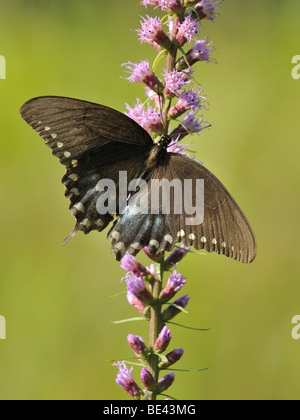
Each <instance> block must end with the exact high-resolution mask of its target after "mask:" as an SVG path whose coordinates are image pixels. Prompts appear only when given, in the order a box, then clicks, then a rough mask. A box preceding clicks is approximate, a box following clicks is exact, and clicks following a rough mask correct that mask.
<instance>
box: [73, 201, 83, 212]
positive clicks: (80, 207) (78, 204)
mask: <svg viewBox="0 0 300 420" xmlns="http://www.w3.org/2000/svg"><path fill="white" fill-rule="evenodd" d="M73 207H75V209H77V210H78V211H80V212H81V213H84V211H85V209H84V205H83V204H82V203H76V204H74V206H73Z"/></svg>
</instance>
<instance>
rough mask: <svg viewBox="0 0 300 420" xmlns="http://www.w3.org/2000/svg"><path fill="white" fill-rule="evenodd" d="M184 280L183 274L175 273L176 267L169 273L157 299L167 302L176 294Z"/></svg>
mask: <svg viewBox="0 0 300 420" xmlns="http://www.w3.org/2000/svg"><path fill="white" fill-rule="evenodd" d="M185 283H186V280H183V275H182V274H180V273H177V271H176V269H175V270H174V271H173V273H172V274H171V275H170V277H169V279H168V282H167V285H166V287H165V288H164V290H163V291H162V292H161V294H160V296H159V299H160V301H161V302H162V303H165V302H168V301H169V300H170V299H172V297H173V296H175V295H176V293H177V292H179V290H180V289H181V288H182V287H183V286H184V285H185Z"/></svg>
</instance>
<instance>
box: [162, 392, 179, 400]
mask: <svg viewBox="0 0 300 420" xmlns="http://www.w3.org/2000/svg"><path fill="white" fill-rule="evenodd" d="M159 395H161V396H163V397H167V398H170V399H171V400H174V401H177V399H176V398H174V397H171V395H167V394H159Z"/></svg>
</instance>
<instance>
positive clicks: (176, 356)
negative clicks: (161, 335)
mask: <svg viewBox="0 0 300 420" xmlns="http://www.w3.org/2000/svg"><path fill="white" fill-rule="evenodd" d="M182 355H183V349H175V350H173V351H171V352H170V353H169V354H167V355H166V358H167V359H168V361H167V362H160V364H159V368H160V369H163V368H167V367H169V366H171V365H174V363H176V362H178V360H180V359H181V357H182Z"/></svg>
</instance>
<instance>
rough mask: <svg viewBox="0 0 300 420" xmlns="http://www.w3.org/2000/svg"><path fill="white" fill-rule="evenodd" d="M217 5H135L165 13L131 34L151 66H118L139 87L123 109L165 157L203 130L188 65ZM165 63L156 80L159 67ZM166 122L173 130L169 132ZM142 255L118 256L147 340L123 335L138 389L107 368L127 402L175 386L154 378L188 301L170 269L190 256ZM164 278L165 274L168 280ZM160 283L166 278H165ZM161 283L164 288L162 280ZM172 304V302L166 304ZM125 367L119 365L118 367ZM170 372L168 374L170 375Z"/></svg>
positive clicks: (206, 51)
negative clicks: (150, 52)
mask: <svg viewBox="0 0 300 420" xmlns="http://www.w3.org/2000/svg"><path fill="white" fill-rule="evenodd" d="M221 1H222V0H219V1H212V0H202V1H198V0H143V1H142V2H141V3H142V5H144V6H145V7H146V8H148V6H154V10H155V11H158V9H160V10H161V11H162V12H164V13H165V15H164V16H162V17H151V16H149V15H148V14H147V15H146V16H145V17H142V18H141V22H140V24H141V27H140V29H138V30H137V31H136V33H137V36H138V39H139V40H140V41H141V42H142V43H148V44H150V45H151V46H152V47H153V48H155V49H156V50H157V51H158V56H157V58H156V59H155V61H154V64H153V65H152V66H151V65H150V63H149V61H148V60H142V61H141V62H139V63H133V62H128V63H125V64H123V66H124V68H125V71H127V72H128V73H129V76H128V78H127V79H128V81H129V82H131V83H142V84H144V85H145V96H146V98H147V99H146V100H145V101H142V100H141V99H137V100H136V104H135V105H134V106H130V105H128V104H126V108H127V112H126V115H127V116H128V117H130V118H132V119H133V120H134V121H136V122H137V123H138V124H139V125H141V126H142V127H143V128H144V129H145V130H146V131H147V132H148V133H149V134H150V135H151V136H152V138H153V140H154V141H157V140H158V139H159V138H160V137H161V135H169V136H170V137H171V138H172V143H171V144H170V145H169V147H168V152H175V153H180V154H182V155H185V156H189V155H188V152H187V147H188V146H189V145H183V144H181V143H179V141H181V140H182V139H183V138H184V137H185V136H187V135H188V134H193V133H197V134H199V133H200V132H201V131H202V130H203V129H205V128H206V127H208V126H209V124H208V123H206V122H205V121H204V120H203V116H202V115H200V116H199V112H200V111H201V110H202V109H203V108H204V109H205V107H206V105H207V100H206V98H205V97H204V96H203V90H202V87H200V86H199V85H198V84H197V83H196V82H195V81H194V78H193V74H194V66H195V64H197V63H199V62H202V61H205V62H212V61H214V60H213V58H212V57H211V54H212V52H213V51H214V47H213V43H212V42H209V41H208V40H207V38H202V39H201V38H200V39H199V37H201V24H202V21H203V20H205V19H207V20H214V19H215V18H216V11H217V9H218V8H219V6H220V3H221ZM163 59H165V60H166V64H165V66H164V67H163V69H162V71H161V72H160V73H158V70H157V69H158V66H159V64H160V62H161V61H162V60H163ZM174 123H175V124H176V126H175V127H173V125H174ZM144 252H145V254H146V255H147V256H148V257H149V258H150V259H151V261H153V262H152V263H151V264H150V266H149V267H144V266H143V265H142V264H140V263H139V262H138V261H137V260H136V258H135V257H133V256H131V255H126V256H125V257H124V258H123V259H122V262H121V267H122V268H123V269H124V270H126V271H127V274H126V275H125V277H124V280H125V281H126V285H127V300H128V302H129V303H130V305H131V306H132V307H133V308H134V309H135V310H136V311H137V312H138V313H139V314H140V316H142V317H143V318H145V319H146V320H148V321H149V326H150V334H149V343H148V344H147V343H146V342H145V341H144V339H143V338H142V337H140V336H136V335H133V334H129V335H128V337H127V340H128V344H129V346H130V347H131V348H132V351H133V354H134V357H136V358H137V362H138V363H135V364H138V365H140V366H141V367H142V371H141V374H140V382H141V386H142V387H140V386H139V385H138V384H137V383H136V382H135V379H134V377H133V375H132V370H133V367H131V368H130V369H128V367H127V364H129V363H130V362H129V361H127V362H125V361H120V362H117V363H114V365H115V366H116V367H117V368H118V370H119V371H118V374H117V379H116V382H117V383H118V385H120V386H121V387H122V388H123V389H124V390H125V391H126V392H127V393H128V394H129V395H130V396H131V397H132V398H133V399H135V400H140V399H144V400H147V399H149V400H155V399H156V398H157V396H158V395H165V391H166V390H167V389H168V388H169V387H170V386H171V385H172V384H173V382H174V380H175V374H174V372H172V371H171V372H168V373H167V374H165V375H163V376H162V377H160V373H161V372H162V371H164V370H172V366H173V365H174V364H175V363H176V362H177V361H179V360H180V359H181V357H182V356H183V349H181V348H179V349H172V347H171V349H170V346H171V339H172V333H171V330H170V329H169V325H170V324H172V323H170V320H172V319H173V318H174V317H175V316H177V315H178V314H180V313H181V312H185V308H186V306H187V305H188V303H189V299H190V297H189V296H188V295H187V294H184V295H182V296H180V297H177V296H176V295H177V294H178V293H179V292H180V291H181V289H182V288H183V287H184V285H185V284H186V279H185V278H184V276H183V275H182V274H181V273H180V272H178V270H177V265H178V263H179V262H180V261H181V260H182V259H183V258H184V257H185V256H186V255H187V254H188V252H190V250H189V248H186V247H185V246H184V245H181V246H180V247H177V248H176V249H175V250H174V251H173V252H172V253H171V254H169V255H168V256H167V257H166V256H165V255H164V252H161V253H160V254H159V255H151V254H149V252H148V250H147V248H144ZM170 273H171V274H170ZM166 277H167V278H166ZM165 280H167V281H166V284H165V286H164V281H165ZM175 297H176V299H175V300H174V298H175ZM126 363H127V364H126ZM170 367H171V368H170Z"/></svg>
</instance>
